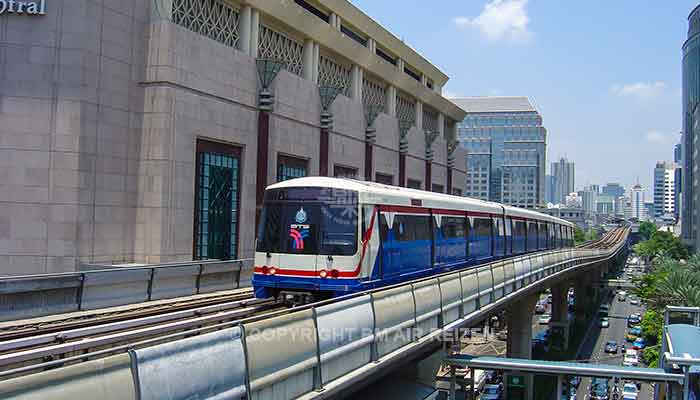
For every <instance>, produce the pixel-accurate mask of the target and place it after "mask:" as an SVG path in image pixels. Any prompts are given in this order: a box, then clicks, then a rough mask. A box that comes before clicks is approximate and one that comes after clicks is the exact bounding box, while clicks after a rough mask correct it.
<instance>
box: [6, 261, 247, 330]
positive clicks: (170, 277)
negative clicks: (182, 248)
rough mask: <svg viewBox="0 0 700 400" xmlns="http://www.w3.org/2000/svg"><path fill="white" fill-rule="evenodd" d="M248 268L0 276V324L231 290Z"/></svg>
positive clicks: (197, 266) (178, 266) (206, 265)
mask: <svg viewBox="0 0 700 400" xmlns="http://www.w3.org/2000/svg"><path fill="white" fill-rule="evenodd" d="M252 264H253V259H252V258H250V259H241V260H226V261H218V260H214V261H190V262H180V263H169V264H158V265H147V266H142V267H117V268H110V269H102V270H95V271H83V272H67V273H60V274H45V275H27V276H16V277H6V278H0V321H12V320H17V319H23V318H33V317H41V316H46V315H52V314H58V313H65V312H72V311H83V310H94V309H97V308H104V307H112V306H121V305H126V304H133V303H139V302H143V301H150V300H160V299H170V298H175V297H181V296H190V295H194V294H201V293H211V292H216V291H221V290H230V289H237V288H239V287H241V272H242V271H244V270H246V269H248V270H252ZM246 286H247V285H246Z"/></svg>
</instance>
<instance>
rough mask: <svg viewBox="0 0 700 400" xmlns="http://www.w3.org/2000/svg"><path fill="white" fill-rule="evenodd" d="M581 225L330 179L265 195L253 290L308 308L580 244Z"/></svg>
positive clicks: (289, 184) (303, 181)
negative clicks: (577, 231)
mask: <svg viewBox="0 0 700 400" xmlns="http://www.w3.org/2000/svg"><path fill="white" fill-rule="evenodd" d="M573 244H574V225H573V224H571V223H570V222H567V221H564V220H562V219H559V218H555V217H552V216H549V215H545V214H541V213H537V212H534V211H530V210H525V209H520V208H516V207H510V206H504V205H501V204H498V203H493V202H487V201H481V200H476V199H471V198H467V197H458V196H451V195H446V194H441V193H433V192H426V191H421V190H414V189H407V188H403V187H395V186H388V185H384V184H380V183H375V182H364V181H356V180H350V179H337V178H327V177H307V178H298V179H292V180H288V181H284V182H280V183H276V184H274V185H271V186H269V187H268V188H267V189H266V191H265V198H264V202H263V208H262V212H261V215H260V222H259V227H258V234H257V241H256V252H255V270H254V274H253V287H254V289H255V296H256V297H258V298H270V297H274V298H277V299H279V300H283V301H285V302H287V303H292V304H305V303H309V302H314V301H319V300H325V299H328V298H332V297H338V296H343V295H346V294H349V293H356V292H360V291H364V290H369V289H374V288H378V287H383V286H388V285H394V284H397V283H401V282H405V281H411V280H414V279H418V278H424V277H429V276H432V275H438V274H442V273H445V272H448V271H454V270H461V269H465V268H470V267H472V266H474V265H478V264H483V263H487V262H490V261H493V260H497V259H502V258H506V257H512V256H515V255H520V254H524V253H529V252H534V251H541V250H546V249H559V248H569V247H573Z"/></svg>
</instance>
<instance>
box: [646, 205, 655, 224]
mask: <svg viewBox="0 0 700 400" xmlns="http://www.w3.org/2000/svg"><path fill="white" fill-rule="evenodd" d="M644 214H645V219H647V220H649V219H652V215H656V206H655V205H654V202H653V201H647V202H645V203H644Z"/></svg>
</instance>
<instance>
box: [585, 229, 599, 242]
mask: <svg viewBox="0 0 700 400" xmlns="http://www.w3.org/2000/svg"><path fill="white" fill-rule="evenodd" d="M592 240H598V232H597V231H594V230H593V229H590V230H589V231H588V232H586V241H592Z"/></svg>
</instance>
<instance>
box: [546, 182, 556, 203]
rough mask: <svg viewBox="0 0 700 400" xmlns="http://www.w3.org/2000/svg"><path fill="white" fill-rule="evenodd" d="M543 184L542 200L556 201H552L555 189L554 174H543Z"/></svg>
mask: <svg viewBox="0 0 700 400" xmlns="http://www.w3.org/2000/svg"><path fill="white" fill-rule="evenodd" d="M544 185H545V188H544V201H545V202H546V203H552V204H554V203H556V201H554V191H555V190H556V185H557V179H556V178H555V177H554V175H545V177H544Z"/></svg>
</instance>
